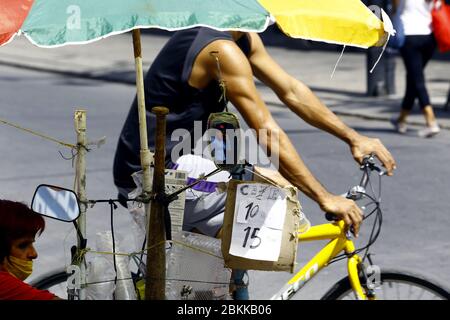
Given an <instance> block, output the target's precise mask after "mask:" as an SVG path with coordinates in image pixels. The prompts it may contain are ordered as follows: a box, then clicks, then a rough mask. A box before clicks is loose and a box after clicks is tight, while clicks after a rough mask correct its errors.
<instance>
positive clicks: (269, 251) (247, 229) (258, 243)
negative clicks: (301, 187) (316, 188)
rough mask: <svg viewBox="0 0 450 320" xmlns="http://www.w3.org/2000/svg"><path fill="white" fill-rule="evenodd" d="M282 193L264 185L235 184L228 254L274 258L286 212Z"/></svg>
mask: <svg viewBox="0 0 450 320" xmlns="http://www.w3.org/2000/svg"><path fill="white" fill-rule="evenodd" d="M286 207H287V205H286V192H285V191H284V190H282V189H279V188H276V187H273V186H270V185H266V184H260V183H255V184H245V183H243V184H239V185H238V186H237V190H236V200H235V211H234V223H233V232H232V236H231V247H230V254H232V255H234V256H238V257H244V258H247V259H255V260H265V261H277V260H278V257H279V255H280V248H281V240H282V236H283V225H284V218H285V213H286Z"/></svg>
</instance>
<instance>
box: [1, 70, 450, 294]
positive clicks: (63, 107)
mask: <svg viewBox="0 0 450 320" xmlns="http://www.w3.org/2000/svg"><path fill="white" fill-rule="evenodd" d="M134 93H135V89H134V87H133V86H129V85H123V84H117V83H108V82H103V81H94V80H84V79H79V78H70V77H67V76H65V77H64V76H60V75H54V74H50V73H43V72H33V71H27V70H23V69H15V68H11V67H3V66H0V118H1V119H4V120H8V121H11V122H14V123H16V124H19V125H21V126H23V127H26V128H29V129H33V130H36V131H39V132H41V133H45V134H46V135H49V136H52V137H54V138H57V139H60V140H63V141H65V142H69V143H74V142H75V132H74V128H73V113H74V111H75V110H76V109H78V108H83V109H86V110H87V121H88V124H87V126H88V127H87V128H88V129H87V130H88V131H87V134H88V137H89V139H90V140H96V139H98V138H101V137H103V136H106V137H107V143H106V144H105V145H103V146H102V147H101V148H100V149H95V148H94V149H93V150H92V151H91V152H90V153H89V154H88V158H87V168H88V175H87V193H88V197H89V198H90V199H100V198H101V199H109V198H114V197H116V194H117V193H116V190H115V187H114V184H113V180H112V161H113V155H114V150H115V147H116V142H117V138H118V135H119V132H120V129H121V127H122V124H123V121H124V120H125V117H126V114H127V112H128V108H129V105H130V103H131V101H132V99H133V96H134ZM271 110H272V111H273V114H274V116H275V118H276V120H277V121H279V123H280V125H281V127H282V128H284V129H285V130H286V132H287V133H288V134H289V136H290V138H291V139H292V141H293V143H294V145H295V146H296V148H297V150H298V151H299V152H300V154H301V155H302V157H303V159H304V161H305V162H306V164H307V165H308V166H309V168H310V169H311V171H312V172H313V173H314V174H315V175H316V176H317V178H318V179H319V181H321V182H322V183H323V184H324V185H325V186H326V187H327V189H329V190H330V191H332V192H335V193H339V194H340V193H343V192H345V191H346V190H347V189H348V187H350V186H352V185H354V184H356V183H357V182H358V181H359V177H360V173H359V171H358V167H357V165H356V164H355V162H354V161H353V159H352V157H351V155H350V152H349V148H348V147H347V146H346V145H345V144H344V143H342V142H341V141H339V140H337V139H336V138H334V137H332V136H330V135H328V134H325V133H323V132H321V131H319V130H317V129H314V128H312V127H310V126H308V125H306V124H305V123H304V122H303V121H301V120H298V119H296V118H295V117H293V116H292V114H291V113H289V112H288V111H286V109H283V108H280V107H271ZM344 121H345V122H346V123H347V124H349V125H350V126H352V127H353V128H356V129H357V130H358V131H359V132H361V133H364V134H367V135H369V136H376V137H379V138H380V139H381V140H382V141H383V142H384V143H385V144H386V146H387V147H388V148H389V149H390V150H391V152H392V153H393V155H394V157H395V158H396V159H397V162H398V170H397V171H396V173H395V176H394V177H392V178H384V179H383V188H382V192H383V198H382V199H383V201H382V208H383V212H384V223H383V230H382V233H381V236H380V238H379V240H378V242H377V243H376V244H375V245H374V246H373V248H372V252H373V253H374V262H375V263H376V264H378V265H380V266H382V267H386V266H387V267H397V268H402V269H407V270H412V271H414V272H416V273H420V274H426V275H427V276H428V277H431V278H434V279H437V280H438V281H440V282H442V283H443V284H445V285H447V286H450V272H449V271H448V270H449V268H448V265H449V263H450V254H449V253H450V236H449V232H448V231H449V226H450V218H449V217H450V204H449V202H448V198H449V194H450V180H449V177H450V166H449V165H448V164H449V163H450V148H449V147H450V133H449V132H448V131H445V130H444V132H442V134H440V135H439V136H437V137H436V138H434V139H431V140H422V139H418V138H416V137H414V136H399V135H397V134H395V133H394V132H393V131H392V129H391V127H390V125H389V123H385V122H378V121H369V120H361V119H358V118H344ZM0 147H1V150H2V151H1V152H0V198H5V199H13V200H17V201H24V202H26V203H28V204H29V203H30V202H31V198H32V196H33V192H34V190H35V188H36V187H37V186H38V185H39V184H42V183H47V184H54V185H59V186H63V187H67V188H72V186H73V179H74V169H73V167H72V162H71V161H70V160H64V159H63V158H62V157H61V156H60V154H59V153H58V151H61V152H62V154H63V155H64V156H65V157H68V156H70V150H69V149H67V148H65V147H62V146H60V145H57V144H55V143H53V142H49V141H46V140H44V139H42V138H39V137H36V136H32V135H30V134H28V133H24V132H21V131H19V130H17V129H15V128H12V127H10V126H6V125H3V124H0ZM302 203H303V208H304V211H305V212H306V213H307V215H308V217H309V218H310V220H311V221H312V223H313V224H318V223H324V222H325V220H324V219H323V214H322V213H321V212H320V210H319V209H318V207H317V205H316V204H314V203H313V202H312V201H311V200H309V199H306V198H305V197H303V196H302ZM109 225H110V220H109V208H108V207H107V206H102V205H97V206H95V207H94V208H92V209H90V210H89V213H88V238H89V239H90V242H89V243H90V246H92V247H93V246H95V233H96V232H98V231H104V230H108V229H109V227H110V226H109ZM115 227H116V231H117V232H119V233H121V234H122V235H123V241H122V243H123V244H124V248H123V249H124V250H126V249H127V248H132V247H134V245H133V244H134V238H133V235H132V232H133V227H132V221H131V219H130V217H129V215H128V213H127V212H126V211H125V210H124V209H118V210H117V211H116V214H115ZM367 228H368V226H367V227H366V229H363V232H362V236H361V238H362V239H361V241H362V240H364V236H365V235H366V236H367V233H368V231H369V230H368V229H367ZM73 242H74V232H73V228H72V226H71V225H70V224H65V223H62V222H56V221H52V220H48V224H47V229H46V231H45V232H44V234H43V235H42V236H41V237H40V238H39V239H38V241H37V245H36V247H37V249H38V252H39V254H40V257H39V259H38V261H37V262H36V264H35V272H34V274H33V278H34V277H36V276H38V275H40V274H42V273H45V272H47V271H49V270H51V269H53V268H56V267H57V266H59V265H61V264H63V263H67V262H68V259H69V256H70V254H69V248H70V246H71V245H72V243H73ZM321 245H323V243H311V244H305V245H301V246H300V247H299V254H298V262H299V264H302V263H304V262H305V261H307V259H309V258H310V257H311V256H312V255H313V254H314V253H315V252H317V250H318V249H319V248H320V246H321ZM345 270H346V266H345V263H342V262H340V263H337V264H333V265H331V266H330V267H329V268H327V269H325V270H324V271H323V272H322V273H321V274H319V275H318V276H317V278H316V279H314V280H313V281H312V282H311V283H310V284H308V285H307V287H305V288H304V290H303V291H302V293H301V294H300V297H299V298H303V299H317V298H320V297H321V295H323V293H324V292H325V291H326V290H327V289H328V288H329V287H330V286H331V285H332V284H333V283H334V282H336V280H338V279H340V278H341V277H342V276H343V275H344V274H345ZM290 276H291V275H290V274H288V273H274V272H250V294H251V297H252V298H254V299H265V298H270V297H271V295H272V294H273V293H275V292H276V291H277V289H278V288H281V286H282V285H283V282H285V281H286V280H288V279H289V277H290Z"/></svg>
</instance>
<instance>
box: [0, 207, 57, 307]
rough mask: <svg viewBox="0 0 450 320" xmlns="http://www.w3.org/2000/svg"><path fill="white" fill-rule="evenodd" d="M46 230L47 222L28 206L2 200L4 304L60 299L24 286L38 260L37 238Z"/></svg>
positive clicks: (0, 286) (0, 293)
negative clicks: (11, 301) (34, 262)
mask: <svg viewBox="0 0 450 320" xmlns="http://www.w3.org/2000/svg"><path fill="white" fill-rule="evenodd" d="M44 228H45V220H44V218H43V217H42V216H40V215H39V214H37V213H35V212H34V211H33V210H31V209H30V208H28V206H27V205H25V204H23V203H20V202H14V201H9V200H0V300H59V299H60V298H58V297H57V296H55V295H54V294H52V293H50V292H49V291H46V290H38V289H36V288H33V287H32V286H30V285H29V284H27V283H25V282H24V280H25V279H26V278H27V277H28V276H29V275H31V272H32V271H33V260H34V259H36V258H37V256H38V254H37V252H36V249H35V248H34V245H33V243H34V241H35V237H36V235H40V234H41V233H42V232H43V231H44Z"/></svg>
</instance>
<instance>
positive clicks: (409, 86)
mask: <svg viewBox="0 0 450 320" xmlns="http://www.w3.org/2000/svg"><path fill="white" fill-rule="evenodd" d="M400 53H401V56H402V59H403V63H404V65H405V68H406V90H405V95H404V97H403V101H402V106H401V111H400V114H399V116H398V118H396V119H392V120H391V122H392V124H393V125H394V126H395V128H396V130H397V131H398V132H399V133H406V131H407V127H406V120H407V118H408V116H409V114H410V112H411V110H412V108H413V106H414V101H415V100H416V98H417V92H416V86H415V84H414V82H415V77H414V70H415V69H416V68H417V66H416V61H418V60H421V56H420V52H419V51H417V50H416V48H415V41H414V37H412V36H406V37H405V44H404V46H403V48H402V49H401V50H400ZM419 68H420V66H419Z"/></svg>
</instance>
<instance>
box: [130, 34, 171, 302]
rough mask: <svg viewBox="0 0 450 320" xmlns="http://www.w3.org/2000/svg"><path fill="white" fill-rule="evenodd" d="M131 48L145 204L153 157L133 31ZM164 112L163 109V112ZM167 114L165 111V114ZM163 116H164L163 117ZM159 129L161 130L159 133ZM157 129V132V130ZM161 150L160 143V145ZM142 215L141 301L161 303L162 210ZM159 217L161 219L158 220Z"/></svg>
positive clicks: (149, 208)
mask: <svg viewBox="0 0 450 320" xmlns="http://www.w3.org/2000/svg"><path fill="white" fill-rule="evenodd" d="M133 48H134V59H135V66H136V89H137V100H138V113H139V134H140V142H141V152H140V158H141V167H142V171H143V181H142V189H143V194H142V195H141V196H142V199H143V200H144V202H145V201H148V200H149V199H150V195H151V194H152V184H151V181H150V166H151V163H152V161H153V154H152V153H151V152H150V150H149V149H148V138H147V118H146V106H145V91H144V73H143V68H142V47H141V34H140V30H133ZM166 110H167V109H166ZM160 111H161V113H160V114H159V115H157V119H159V120H157V140H156V141H157V143H156V146H157V147H160V143H158V136H159V135H158V132H159V134H160V135H161V133H162V134H163V137H164V139H163V141H165V114H163V113H164V111H163V110H160ZM167 112H168V110H167ZM166 114H167V113H166ZM161 125H163V126H164V129H163V130H161ZM158 128H159V129H158ZM162 146H163V148H165V147H164V143H163V144H162ZM158 150H159V151H157V153H158V154H159V157H162V161H163V162H162V168H161V161H158V165H157V166H155V172H154V177H153V179H154V182H156V185H154V186H153V190H154V191H155V193H153V195H155V194H159V192H158V190H159V189H160V188H161V172H162V189H161V190H162V191H163V192H164V153H165V150H163V152H162V156H161V151H160V148H158ZM145 213H146V216H147V247H148V248H151V247H152V246H155V245H156V247H155V248H152V249H151V250H148V251H147V272H146V277H147V281H145V299H146V300H163V299H165V297H166V288H165V276H166V270H165V269H166V268H165V266H166V256H165V255H166V252H165V245H164V243H165V232H164V219H163V218H164V216H163V215H164V210H163V208H162V207H161V205H160V204H159V203H158V202H156V201H152V203H151V204H150V203H146V205H145ZM161 217H162V219H161Z"/></svg>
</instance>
